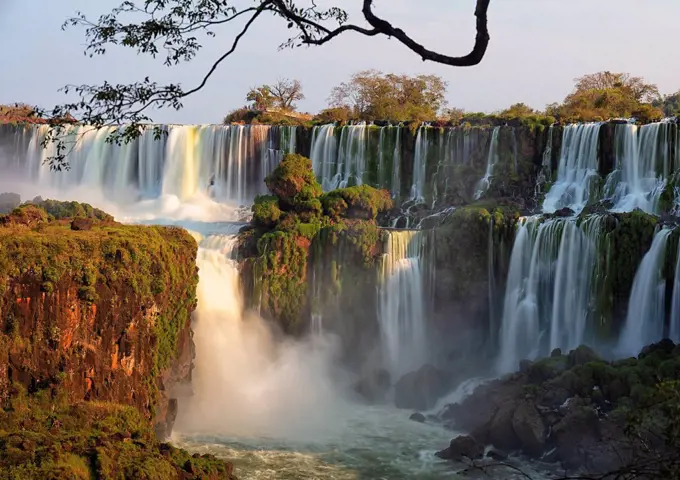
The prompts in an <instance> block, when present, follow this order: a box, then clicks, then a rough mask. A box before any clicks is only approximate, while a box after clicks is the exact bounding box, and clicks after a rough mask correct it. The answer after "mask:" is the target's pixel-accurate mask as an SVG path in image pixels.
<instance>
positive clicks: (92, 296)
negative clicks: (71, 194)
mask: <svg viewBox="0 0 680 480" xmlns="http://www.w3.org/2000/svg"><path fill="white" fill-rule="evenodd" d="M73 205H74V203H72V202H64V203H63V204H62V205H61V206H59V205H57V204H54V203H53V204H51V205H50V208H51V209H52V210H53V211H54V212H55V213H58V212H59V211H61V212H62V213H63V212H65V211H74V212H76V213H78V212H80V211H84V212H85V213H86V214H91V215H92V216H93V217H94V218H100V217H101V218H103V219H105V220H104V221H102V222H99V221H97V222H95V223H94V224H93V226H92V229H91V230H85V231H75V230H71V228H70V227H69V224H68V221H67V220H53V221H48V219H47V213H46V211H45V209H44V208H39V207H36V206H34V205H29V206H26V207H22V208H20V209H19V210H20V211H18V212H13V213H12V214H11V215H8V216H4V217H3V216H0V312H2V311H5V302H8V301H11V300H12V299H11V298H10V296H8V295H6V293H7V292H8V290H9V289H11V288H12V286H13V285H16V286H17V287H20V286H21V285H31V284H38V285H40V286H41V290H42V291H43V292H45V294H46V295H50V294H52V293H53V292H54V291H55V290H56V289H57V288H59V286H60V285H67V286H68V285H72V284H73V283H75V284H76V286H77V288H78V297H79V299H80V300H81V301H83V302H86V303H90V304H96V303H97V301H98V300H99V294H100V293H101V292H105V291H111V290H113V291H116V292H129V295H134V296H135V297H136V301H137V302H138V303H139V304H140V305H143V304H152V303H155V304H156V305H158V306H159V307H161V310H160V312H159V317H158V319H157V320H156V333H157V335H158V343H157V345H158V347H157V352H155V353H156V362H155V363H156V365H155V367H156V368H155V370H156V373H158V372H160V371H162V370H163V369H165V368H166V367H168V366H169V365H170V363H171V361H172V359H173V358H174V357H175V355H176V351H177V341H178V338H179V334H180V332H181V331H182V330H183V329H184V328H185V327H186V325H187V324H188V322H189V315H190V312H191V311H192V310H193V306H194V304H195V298H196V297H195V295H196V285H197V283H198V275H197V270H196V252H197V248H198V247H197V244H196V241H195V240H194V238H193V237H192V236H191V235H190V234H189V233H188V232H186V231H185V230H184V229H181V228H177V227H164V226H141V225H121V224H118V223H115V222H110V221H108V216H107V215H106V214H104V213H103V212H101V213H100V212H99V211H95V210H94V209H93V210H91V211H89V210H88V209H87V208H86V207H83V208H79V207H78V206H77V204H76V207H74V206H73ZM88 212H89V213H88ZM91 218H92V217H91ZM3 219H4V222H3V221H2V220H3ZM8 219H9V221H8ZM164 294H165V295H164ZM126 301H127V300H126Z"/></svg>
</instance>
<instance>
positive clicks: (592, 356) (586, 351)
mask: <svg viewBox="0 0 680 480" xmlns="http://www.w3.org/2000/svg"><path fill="white" fill-rule="evenodd" d="M568 359H569V366H570V367H576V366H578V365H585V364H586V363H589V362H598V361H601V360H602V358H600V356H599V355H598V354H597V353H595V351H594V350H593V349H592V348H590V347H587V346H585V345H581V346H579V347H578V348H575V349H574V350H572V351H571V352H569V355H568Z"/></svg>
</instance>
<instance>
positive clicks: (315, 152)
mask: <svg viewBox="0 0 680 480" xmlns="http://www.w3.org/2000/svg"><path fill="white" fill-rule="evenodd" d="M337 150H338V141H337V139H336V137H335V125H334V124H329V125H322V126H320V127H314V129H313V130H312V146H311V149H310V151H311V159H312V167H313V168H314V172H315V173H316V177H317V179H318V180H319V182H320V183H321V187H322V188H323V189H324V191H328V190H332V189H333V178H334V177H335V165H336V162H337Z"/></svg>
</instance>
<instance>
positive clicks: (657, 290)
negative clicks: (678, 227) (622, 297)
mask: <svg viewBox="0 0 680 480" xmlns="http://www.w3.org/2000/svg"><path fill="white" fill-rule="evenodd" d="M671 232H672V230H671V229H669V228H662V229H661V230H659V231H658V232H657V233H656V234H655V235H654V240H653V241H652V246H651V247H650V248H649V251H648V252H647V253H646V254H645V256H644V257H643V259H642V262H641V263H640V266H639V267H638V269H637V272H636V273H635V279H634V280H633V289H632V291H631V294H630V299H629V302H628V315H627V316H626V323H625V326H624V327H623V330H622V331H621V336H620V337H619V351H620V353H621V354H623V355H632V356H637V354H638V353H639V352H640V349H641V348H642V347H644V346H645V345H648V344H650V343H652V342H657V341H659V340H660V339H661V338H663V333H664V331H663V330H664V316H665V313H664V309H665V307H664V306H665V292H666V282H665V280H664V278H663V265H664V261H665V258H666V244H667V243H668V238H669V237H670V235H671Z"/></svg>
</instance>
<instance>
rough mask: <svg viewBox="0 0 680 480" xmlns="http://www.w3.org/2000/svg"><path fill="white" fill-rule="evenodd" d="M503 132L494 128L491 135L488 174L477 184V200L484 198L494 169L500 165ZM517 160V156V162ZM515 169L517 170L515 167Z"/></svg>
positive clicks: (487, 163) (487, 162)
mask: <svg viewBox="0 0 680 480" xmlns="http://www.w3.org/2000/svg"><path fill="white" fill-rule="evenodd" d="M500 131H501V127H494V129H493V133H492V134H491V144H490V145H489V155H488V158H487V161H486V172H485V173H484V176H483V177H482V178H481V180H480V181H479V183H477V191H476V192H475V200H479V199H480V198H482V195H484V194H485V193H486V192H487V190H489V186H490V185H491V177H492V175H493V167H494V166H496V163H498V137H499V133H500ZM516 161H517V158H516V156H515V162H516ZM515 168H517V167H516V166H515Z"/></svg>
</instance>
